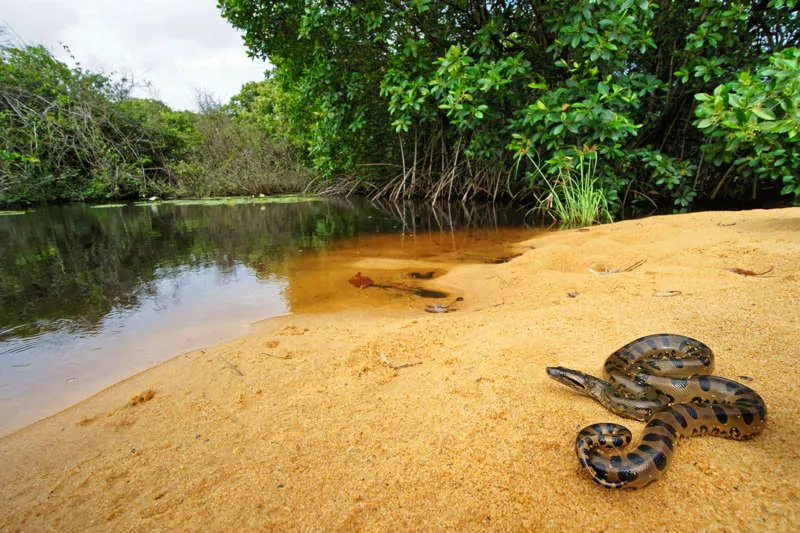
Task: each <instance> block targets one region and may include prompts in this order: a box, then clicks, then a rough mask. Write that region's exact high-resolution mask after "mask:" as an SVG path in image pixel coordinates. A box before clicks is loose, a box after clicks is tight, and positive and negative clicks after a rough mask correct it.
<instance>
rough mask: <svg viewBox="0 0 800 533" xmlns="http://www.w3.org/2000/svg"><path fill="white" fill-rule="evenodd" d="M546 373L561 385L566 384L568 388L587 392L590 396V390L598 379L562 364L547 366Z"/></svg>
mask: <svg viewBox="0 0 800 533" xmlns="http://www.w3.org/2000/svg"><path fill="white" fill-rule="evenodd" d="M547 375H548V376H550V377H551V378H553V379H554V380H556V381H558V382H559V383H561V384H562V385H566V386H567V387H569V388H570V389H573V390H576V391H578V392H580V393H583V394H588V395H589V396H592V393H591V391H592V390H593V388H594V386H595V384H596V383H597V381H598V380H597V378H596V377H594V376H590V375H588V374H584V373H583V372H578V371H577V370H572V369H570V368H564V367H563V366H548V367H547Z"/></svg>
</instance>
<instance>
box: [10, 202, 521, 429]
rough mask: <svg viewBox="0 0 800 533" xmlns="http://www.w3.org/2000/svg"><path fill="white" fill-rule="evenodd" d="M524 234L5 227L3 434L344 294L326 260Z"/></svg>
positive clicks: (483, 216)
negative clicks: (324, 290)
mask: <svg viewBox="0 0 800 533" xmlns="http://www.w3.org/2000/svg"><path fill="white" fill-rule="evenodd" d="M521 222H522V220H521V217H520V216H519V214H518V213H515V212H513V211H509V210H497V209H489V208H486V207H480V206H474V207H465V206H458V207H455V208H454V207H450V206H443V207H440V208H438V209H436V210H431V209H421V208H419V207H417V206H414V205H411V204H406V205H404V206H395V205H384V206H375V205H370V204H363V203H356V202H349V201H341V200H335V201H320V202H301V203H278V204H267V205H237V206H178V205H157V206H148V207H136V206H128V207H124V208H106V209H93V208H90V207H88V206H64V207H53V208H46V209H41V210H38V211H36V212H34V213H30V214H27V215H24V216H15V217H0V434H3V433H6V432H8V431H9V430H11V429H14V428H16V427H19V426H21V425H23V424H24V423H27V422H29V421H32V420H33V419H36V418H39V417H41V416H44V415H46V414H49V413H51V412H54V411H55V410H57V409H56V408H55V407H56V406H57V407H66V406H67V405H69V404H71V403H74V402H76V401H78V400H80V399H82V398H84V397H86V396H87V395H89V394H91V393H92V392H95V391H97V390H100V389H101V388H103V387H105V386H108V385H110V384H112V383H114V382H115V381H118V380H120V379H123V378H125V377H127V376H129V375H132V374H133V373H135V372H137V371H140V370H143V369H145V368H147V367H149V366H152V365H153V364H156V363H158V362H160V361H163V360H164V359H166V358H168V357H170V356H172V355H175V354H178V353H181V352H184V351H187V350H190V349H193V348H197V347H201V346H204V345H208V344H211V343H214V342H217V341H219V340H223V339H224V338H230V337H233V336H236V335H238V334H241V333H243V332H244V331H245V328H246V327H247V324H249V323H250V322H253V321H255V320H259V319H262V318H267V317H269V316H276V315H279V314H284V313H287V312H289V311H290V310H291V307H292V306H293V305H295V302H303V301H305V300H304V299H303V297H300V298H298V294H300V295H301V296H302V295H306V294H307V295H308V298H309V301H310V299H313V298H314V294H315V292H316V295H317V298H318V297H319V289H320V287H319V285H318V280H317V281H314V282H309V281H308V280H309V278H308V277H307V274H308V273H314V272H316V271H321V270H326V271H327V272H326V275H328V276H334V275H335V276H341V281H340V278H339V277H331V278H330V279H331V282H330V283H331V285H332V286H335V287H336V290H345V289H346V288H347V287H348V285H347V283H346V280H347V278H346V277H344V275H345V274H344V272H345V271H346V269H349V268H350V267H349V265H348V264H347V263H348V262H349V261H350V260H351V259H352V257H349V256H348V253H347V252H345V253H344V254H343V255H341V254H340V256H341V257H342V258H343V259H342V260H341V261H339V262H338V263H337V264H338V265H341V269H342V274H341V275H340V274H338V272H337V271H336V269H331V268H330V267H331V264H328V265H327V266H326V253H327V252H326V251H327V250H329V249H332V248H336V247H337V246H339V247H343V248H344V249H345V250H347V249H348V247H351V246H354V247H356V248H357V247H359V246H360V245H359V242H360V243H361V244H362V245H367V246H370V244H369V243H370V242H372V246H373V248H374V249H373V251H374V252H375V253H377V254H379V255H383V254H386V256H387V257H391V256H392V254H393V253H394V252H392V251H391V250H390V246H387V247H385V249H378V248H376V247H375V246H374V245H375V242H376V241H375V239H376V238H378V237H379V236H380V235H383V234H387V233H400V234H403V235H405V236H408V237H409V238H410V239H412V238H413V236H414V235H416V234H417V233H424V232H427V231H430V230H437V229H446V230H451V229H456V228H464V227H472V228H475V227H485V226H489V227H497V226H508V225H519V224H520V223H521ZM448 235H449V236H447V237H445V239H450V240H452V239H453V238H454V237H453V234H452V233H450V234H448ZM343 238H346V239H345V240H344V241H343V240H342V239H343ZM370 240H371V241H370ZM334 243H338V244H334ZM341 243H346V244H341ZM394 246H395V247H396V246H397V243H395V244H394ZM401 248H402V246H401ZM362 249H363V248H362ZM350 251H351V252H352V251H353V250H350ZM303 276H306V277H303ZM290 285H294V287H291V286H290ZM304 285H307V286H306V287H305V288H303V286H304ZM318 301H319V300H318Z"/></svg>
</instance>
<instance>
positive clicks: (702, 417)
mask: <svg viewBox="0 0 800 533" xmlns="http://www.w3.org/2000/svg"><path fill="white" fill-rule="evenodd" d="M713 368H714V354H713V352H712V351H711V349H710V348H709V347H708V346H706V345H705V344H703V343H702V342H700V341H698V340H695V339H692V338H690V337H684V336H683V335H672V334H667V333H662V334H658V335H648V336H646V337H642V338H640V339H636V340H635V341H633V342H631V343H628V344H626V345H625V346H623V347H622V348H620V349H619V350H617V351H615V352H614V353H612V354H611V355H610V356H609V357H608V359H607V360H606V362H605V367H604V371H605V377H606V379H607V381H605V380H602V379H599V378H596V377H594V376H590V375H588V374H584V373H582V372H578V371H577V370H570V369H568V368H563V367H548V368H547V373H548V375H550V377H552V378H553V379H555V380H556V381H558V382H559V383H562V384H564V385H567V386H568V387H570V388H572V389H574V390H576V391H578V392H580V393H582V394H585V395H587V396H590V397H592V398H594V399H595V400H597V401H598V402H600V403H601V404H602V405H603V406H605V407H606V408H607V409H609V410H610V411H612V412H613V413H615V414H617V415H619V416H623V417H626V418H633V419H636V420H641V421H644V422H647V425H646V426H645V428H644V433H643V434H642V437H641V439H640V441H639V444H638V445H637V446H636V448H634V449H630V450H628V451H625V449H626V448H627V447H628V445H629V444H630V442H631V438H632V435H631V432H630V431H629V430H628V429H627V428H626V427H624V426H621V425H619V424H613V423H610V422H609V423H601V424H592V425H590V426H587V427H585V428H583V429H582V430H580V432H578V437H577V439H576V440H575V451H576V452H577V455H578V460H579V461H580V464H581V465H582V466H583V467H584V468H586V469H587V470H588V471H589V473H590V474H591V476H592V479H593V480H594V481H595V482H596V483H598V484H600V485H602V486H603V487H608V488H639V487H644V486H646V485H648V484H650V483H652V482H653V481H655V480H657V479H658V478H659V477H661V475H662V474H663V472H664V471H665V470H666V468H667V464H668V463H669V461H670V456H671V455H672V449H673V446H674V444H675V442H676V441H677V440H678V439H679V438H682V437H694V436H701V435H714V436H719V437H727V438H731V439H747V438H750V437H752V436H753V435H756V434H757V433H759V432H760V431H761V429H762V428H763V427H764V423H765V421H766V419H767V408H766V405H765V404H764V400H762V399H761V396H759V395H758V393H757V392H755V391H754V390H752V389H750V388H749V387H746V386H744V385H742V384H741V383H738V382H736V381H733V380H730V379H726V378H721V377H718V376H711V375H709V374H711V372H713Z"/></svg>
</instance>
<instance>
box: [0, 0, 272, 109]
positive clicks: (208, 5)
mask: <svg viewBox="0 0 800 533" xmlns="http://www.w3.org/2000/svg"><path fill="white" fill-rule="evenodd" d="M0 25H3V26H7V27H8V29H9V30H10V31H9V33H10V35H9V34H7V35H5V38H6V40H8V39H9V38H10V39H11V40H12V42H17V43H18V42H19V40H21V41H22V42H23V43H25V44H43V45H45V46H46V47H47V48H48V49H50V51H51V52H52V53H53V54H54V55H55V56H56V57H57V58H58V59H60V60H62V61H65V62H66V63H67V64H69V65H70V66H74V63H73V62H72V60H71V59H70V58H69V55H68V54H67V53H66V52H65V51H64V50H63V49H62V47H61V45H60V44H59V42H63V43H64V44H66V45H68V46H69V47H70V48H71V49H72V53H73V55H74V56H75V58H76V59H77V60H78V61H79V62H80V63H81V66H82V67H83V68H86V69H89V70H92V71H95V72H103V73H105V74H112V73H113V74H117V75H123V74H124V75H129V74H133V76H134V79H135V80H136V81H137V82H139V81H149V82H150V83H151V84H152V89H140V90H139V91H138V92H137V96H142V97H148V98H157V99H159V100H161V101H163V102H164V103H166V104H167V105H169V106H170V107H172V108H173V109H195V110H196V108H197V97H196V94H197V91H198V90H202V91H205V92H207V93H210V94H212V95H214V96H215V97H216V98H217V99H219V100H221V101H222V102H223V103H224V102H227V100H228V99H229V98H230V97H231V96H233V95H234V94H236V93H238V92H239V89H240V88H241V86H242V84H244V83H246V82H248V81H254V80H260V79H263V73H264V70H265V69H266V64H265V63H263V62H260V61H253V60H251V59H250V58H248V57H247V54H246V50H245V47H244V44H243V42H242V38H241V36H240V34H239V32H238V31H237V30H235V29H234V28H233V27H232V26H230V25H229V24H228V22H227V21H226V20H225V19H223V18H222V16H221V15H220V14H219V11H218V10H217V7H216V0H0Z"/></svg>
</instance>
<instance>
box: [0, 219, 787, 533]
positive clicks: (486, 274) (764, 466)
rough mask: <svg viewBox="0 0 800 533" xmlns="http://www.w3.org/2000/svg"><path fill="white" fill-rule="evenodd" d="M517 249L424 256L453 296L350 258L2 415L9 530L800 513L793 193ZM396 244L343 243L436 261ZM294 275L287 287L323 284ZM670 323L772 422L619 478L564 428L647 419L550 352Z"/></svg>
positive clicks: (487, 523) (688, 521) (590, 358)
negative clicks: (481, 256) (217, 333)
mask: <svg viewBox="0 0 800 533" xmlns="http://www.w3.org/2000/svg"><path fill="white" fill-rule="evenodd" d="M516 251H518V252H523V255H521V256H520V257H517V258H515V259H513V260H511V261H510V262H508V263H505V264H498V265H489V264H473V265H454V266H448V265H443V264H442V263H440V262H437V263H435V265H433V266H435V267H436V268H441V269H442V270H446V271H447V272H446V273H444V274H443V275H441V276H439V277H436V278H435V279H433V280H430V281H426V282H424V283H422V284H421V285H423V286H425V287H428V288H431V289H439V290H444V291H447V292H449V293H451V294H454V295H455V294H457V295H461V296H463V297H464V302H461V303H460V304H459V305H460V307H459V310H458V311H457V312H454V313H447V314H428V313H425V312H423V311H422V307H423V305H420V304H422V303H423V302H422V301H421V300H418V299H415V298H412V297H408V296H406V295H404V294H403V295H401V296H398V295H397V294H393V293H391V291H388V290H387V291H382V290H378V289H375V288H369V289H356V288H354V287H352V286H349V285H348V284H347V283H346V278H345V279H343V280H342V285H341V287H339V286H338V285H337V286H336V288H335V289H330V290H331V291H333V293H331V294H330V295H329V297H320V300H319V301H320V302H321V303H324V302H328V303H329V304H330V307H325V305H328V304H325V305H322V307H318V308H316V307H314V306H312V305H310V304H309V310H311V309H312V308H313V309H315V310H316V311H317V312H314V313H303V314H296V315H293V316H288V317H282V318H278V319H270V320H268V321H264V322H262V323H259V324H258V325H257V326H256V327H255V328H254V332H253V333H252V334H250V335H248V336H246V337H242V338H239V339H236V340H233V341H230V342H226V343H223V344H220V345H216V346H213V347H209V348H205V349H203V350H198V351H194V352H190V353H187V354H184V355H181V356H178V357H176V358H174V359H172V360H170V361H168V362H166V363H163V364H161V365H159V366H157V367H155V368H152V369H150V370H148V371H146V372H144V373H141V374H139V375H136V376H134V377H132V378H130V379H127V380H125V381H123V382H121V383H118V384H116V385H114V386H112V387H110V388H109V389H106V390H105V391H103V392H101V393H100V394H97V395H96V396H94V397H92V398H90V399H88V400H86V401H84V402H82V403H80V404H78V405H76V406H74V407H71V408H69V409H67V410H65V411H63V412H61V413H59V414H58V415H55V416H53V417H50V418H48V419H45V420H43V421H40V422H37V423H36V424H33V425H31V426H28V427H27V428H24V429H22V430H20V431H18V432H16V433H14V434H12V435H9V436H7V437H4V438H2V439H0V460H2V464H3V468H2V469H0V497H1V498H2V500H1V501H3V506H2V511H3V512H2V513H0V530H2V531H17V530H28V531H42V530H53V529H57V530H59V531H91V530H120V531H150V530H154V529H156V530H163V529H174V530H205V531H232V530H264V529H267V530H281V531H285V530H345V531H347V530H373V531H386V530H389V531H398V530H400V531H409V530H442V529H450V530H458V531H461V530H485V529H491V530H525V529H534V528H536V529H539V528H542V529H545V530H556V529H558V530H567V531H573V530H580V531H622V530H625V531H635V530H642V529H648V530H673V531H686V530H706V531H793V530H794V531H796V530H798V529H800V503H798V496H799V495H800V494H798V493H799V492H800V469H799V468H798V467H799V466H800V448H798V447H797V442H800V372H799V371H798V363H797V355H798V349H797V339H798V331H800V272H798V265H800V208H791V209H781V210H771V211H748V212H725V213H721V212H717V213H696V214H689V215H677V216H665V217H652V218H648V219H644V220H633V221H626V222H622V223H617V224H611V225H605V226H597V227H593V228H590V229H589V231H578V230H570V231H564V232H558V233H551V234H545V235H541V236H537V237H534V238H533V239H530V240H528V241H526V242H522V243H520V244H519V245H517V246H516ZM642 259H645V260H646V262H645V263H644V265H642V266H641V267H639V268H637V269H635V270H633V271H631V272H620V273H617V274H611V275H596V274H592V273H591V272H589V270H588V267H589V266H590V265H595V267H596V269H597V266H598V265H597V264H598V263H602V264H605V265H606V266H609V267H619V268H621V267H625V266H628V265H631V264H633V263H635V262H636V261H638V260H642ZM404 261H419V260H418V259H414V260H409V259H405V258H403V257H390V258H386V257H372V256H370V254H369V253H368V250H366V251H365V252H363V253H359V254H352V256H350V257H349V258H345V257H344V256H337V258H336V259H335V264H337V265H339V266H340V267H341V268H342V269H343V271H344V269H347V271H348V272H353V273H354V272H355V271H362V272H363V273H364V274H366V275H369V276H370V277H373V278H374V279H375V280H376V282H377V281H379V280H380V279H382V278H383V277H384V276H390V275H391V274H390V273H391V272H395V273H397V272H400V271H404V270H403V269H409V270H414V269H417V268H422V269H424V268H428V267H431V266H432V265H430V264H429V263H426V262H425V261H424V260H423V261H422V264H419V263H416V262H412V263H404ZM770 266H774V270H773V271H772V272H770V273H769V274H767V275H765V276H763V277H745V276H740V275H737V274H735V273H733V272H730V271H729V270H727V269H728V268H735V267H736V268H743V269H748V270H754V271H761V270H766V269H767V268H769V267H770ZM381 268H383V269H384V270H381ZM298 269H300V270H299V271H302V268H301V266H298ZM394 275H399V274H394ZM297 287H298V288H296V289H293V290H294V292H292V291H290V293H289V294H288V295H287V297H289V298H290V299H294V300H293V301H294V302H295V303H296V304H297V305H301V303H302V302H310V301H312V300H313V299H314V296H313V290H312V289H310V288H308V287H306V288H300V287H301V285H298V286H297ZM657 291H679V292H680V294H678V295H676V296H672V297H658V296H654V294H655V293H656V292H657ZM568 293H578V294H577V296H575V297H570V296H569V295H568ZM343 302H344V303H345V305H343ZM426 303H429V302H427V301H426ZM657 332H672V333H681V334H685V335H690V336H693V337H696V338H698V339H700V340H702V341H704V342H705V343H706V344H708V345H709V346H710V347H711V348H712V349H713V350H714V351H715V353H716V356H717V364H716V372H715V373H716V374H718V375H722V376H726V377H730V378H733V379H742V378H739V376H746V377H747V379H749V380H748V381H747V382H746V383H747V385H748V386H750V387H752V388H754V389H756V390H757V391H758V392H759V393H760V394H761V395H762V397H763V398H764V400H765V401H766V404H767V408H768V413H769V414H768V417H769V418H768V422H767V425H766V427H765V429H764V431H763V433H762V434H761V435H758V436H757V437H755V438H754V439H752V440H750V441H742V442H738V441H731V440H726V439H719V438H713V437H706V438H696V439H689V440H685V441H682V442H681V443H679V444H678V447H677V449H676V452H675V454H674V455H673V458H672V461H671V463H670V466H669V469H668V471H667V473H666V475H665V476H664V478H663V479H662V480H660V481H659V482H657V483H655V484H654V485H651V486H650V487H647V488H645V489H641V490H638V491H609V490H607V489H603V488H601V487H598V486H596V485H595V484H593V483H592V482H591V481H590V480H589V479H587V478H586V477H585V476H583V475H580V474H579V473H578V472H577V460H576V458H575V455H574V450H573V442H574V438H575V433H576V431H577V429H578V428H579V427H581V426H583V425H586V424H589V423H593V422H600V421H616V422H621V423H624V424H626V425H627V426H628V427H630V428H631V429H632V430H633V432H634V436H635V437H636V435H637V433H638V432H639V430H640V429H641V427H642V424H641V423H636V422H632V421H627V420H622V419H619V418H617V417H615V416H613V415H611V414H610V413H608V412H607V411H605V410H604V409H603V407H602V406H600V405H599V404H597V403H595V402H593V401H592V400H590V399H589V398H585V397H580V396H577V395H576V394H574V393H572V392H571V391H570V390H568V389H566V388H565V387H563V386H561V385H559V384H557V383H556V382H554V381H553V380H550V379H549V378H548V377H547V376H546V374H545V371H544V368H545V367H546V366H548V365H562V366H567V367H570V368H575V369H578V370H582V371H585V372H589V373H594V374H596V375H599V374H600V372H601V369H602V363H603V361H604V360H605V358H606V357H607V356H608V354H610V353H611V352H612V351H613V350H615V349H616V348H618V347H620V346H621V345H623V344H625V343H626V342H629V341H631V340H633V339H635V338H637V337H639V336H642V335H646V334H650V333H657ZM387 362H389V363H391V364H393V365H394V366H401V365H403V364H413V366H405V367H403V368H397V369H395V368H391V367H390V366H388V365H387Z"/></svg>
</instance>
